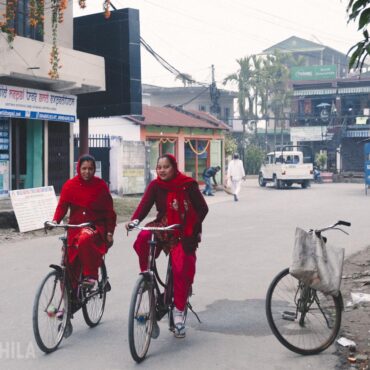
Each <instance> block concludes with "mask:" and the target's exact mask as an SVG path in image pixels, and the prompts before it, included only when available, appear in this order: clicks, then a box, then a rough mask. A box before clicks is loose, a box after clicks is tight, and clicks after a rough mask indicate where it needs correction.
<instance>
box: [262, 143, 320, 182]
mask: <svg viewBox="0 0 370 370" xmlns="http://www.w3.org/2000/svg"><path fill="white" fill-rule="evenodd" d="M311 180H313V164H312V163H304V158H303V152H301V151H299V150H289V151H285V150H283V151H275V152H270V153H268V154H267V156H266V158H265V161H264V163H263V165H262V166H261V168H260V171H259V176H258V183H259V185H260V186H262V187H263V186H266V183H267V182H273V184H274V186H275V188H276V189H281V188H284V187H290V186H292V184H294V183H295V184H300V185H301V186H302V188H303V189H305V188H307V187H308V186H309V185H310V181H311Z"/></svg>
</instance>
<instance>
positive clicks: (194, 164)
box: [185, 139, 210, 181]
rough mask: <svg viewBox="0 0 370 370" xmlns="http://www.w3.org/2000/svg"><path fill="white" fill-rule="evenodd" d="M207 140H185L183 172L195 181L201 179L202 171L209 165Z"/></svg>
mask: <svg viewBox="0 0 370 370" xmlns="http://www.w3.org/2000/svg"><path fill="white" fill-rule="evenodd" d="M209 155H210V145H209V140H197V139H195V140H189V141H187V142H185V172H186V173H187V175H188V176H191V177H193V178H194V179H196V180H197V181H203V178H202V174H203V171H204V170H205V169H206V168H207V167H208V166H209Z"/></svg>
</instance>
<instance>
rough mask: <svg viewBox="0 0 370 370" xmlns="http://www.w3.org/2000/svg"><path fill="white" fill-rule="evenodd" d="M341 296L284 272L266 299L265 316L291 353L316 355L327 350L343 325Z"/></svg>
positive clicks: (276, 280)
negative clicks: (316, 288) (327, 293)
mask: <svg viewBox="0 0 370 370" xmlns="http://www.w3.org/2000/svg"><path fill="white" fill-rule="evenodd" d="M341 307H342V305H341V295H340V294H339V296H338V297H334V296H332V295H326V294H324V293H321V292H319V291H317V290H315V289H312V288H310V287H308V286H306V285H305V284H303V283H302V282H300V281H299V280H298V279H296V278H295V277H293V276H292V275H290V274H289V269H285V270H283V271H281V272H280V273H279V274H278V275H277V276H276V277H275V279H274V280H273V281H272V283H271V285H270V287H269V289H268V291H267V296H266V315H267V321H268V323H269V325H270V328H271V330H272V332H273V333H274V335H275V336H276V338H277V339H278V340H279V342H280V343H281V344H283V345H284V346H285V347H286V348H288V349H289V350H291V351H293V352H296V353H299V354H301V355H314V354H317V353H320V352H322V351H323V350H325V349H326V348H328V347H329V346H330V345H331V344H332V343H333V342H334V340H335V338H336V336H337V335H338V332H339V329H340V324H341V314H342V311H341Z"/></svg>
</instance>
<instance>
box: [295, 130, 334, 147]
mask: <svg viewBox="0 0 370 370" xmlns="http://www.w3.org/2000/svg"><path fill="white" fill-rule="evenodd" d="M332 137H333V134H332V133H329V132H328V129H327V126H308V127H291V128H290V140H291V141H292V142H293V143H296V142H303V141H323V140H331V139H332Z"/></svg>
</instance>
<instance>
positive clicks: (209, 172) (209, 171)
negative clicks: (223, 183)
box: [203, 166, 221, 196]
mask: <svg viewBox="0 0 370 370" xmlns="http://www.w3.org/2000/svg"><path fill="white" fill-rule="evenodd" d="M220 169H221V167H220V166H216V167H209V168H206V169H205V170H204V172H203V180H204V182H205V184H206V187H205V189H204V190H203V194H204V195H210V196H213V195H214V194H213V193H212V185H211V178H212V180H213V183H214V184H215V186H217V181H216V177H215V176H216V173H217V172H218V171H220Z"/></svg>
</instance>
